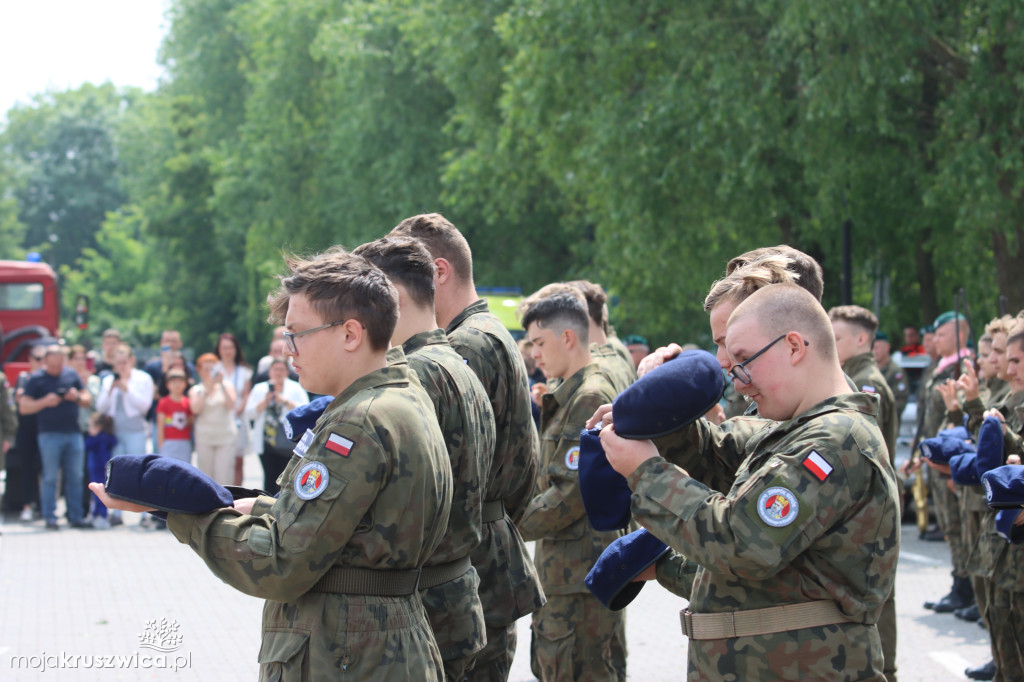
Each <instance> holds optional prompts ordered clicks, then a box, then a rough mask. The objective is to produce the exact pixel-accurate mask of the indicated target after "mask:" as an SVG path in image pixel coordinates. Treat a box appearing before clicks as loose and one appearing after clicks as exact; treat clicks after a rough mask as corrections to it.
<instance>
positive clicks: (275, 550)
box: [167, 424, 390, 602]
mask: <svg viewBox="0 0 1024 682" xmlns="http://www.w3.org/2000/svg"><path fill="white" fill-rule="evenodd" d="M332 438H333V440H332ZM329 448H335V449H337V450H345V449H346V448H347V449H348V454H347V455H343V454H340V453H339V452H336V451H333V450H331V449H329ZM389 469H390V460H389V459H388V458H387V457H386V455H385V453H384V451H383V450H382V448H381V447H380V445H379V444H378V443H377V441H376V440H375V439H374V438H373V437H371V435H370V434H367V433H365V432H363V431H362V430H361V429H359V428H358V427H355V426H352V425H348V424H337V425H333V426H331V427H328V428H326V429H324V430H323V431H321V433H319V434H318V435H317V438H316V439H315V440H314V441H313V444H312V445H310V447H309V450H308V451H307V452H306V454H305V456H304V457H293V458H292V460H291V462H289V465H288V469H287V470H286V471H285V475H284V479H283V480H282V486H281V494H280V496H279V497H278V498H277V500H276V501H273V503H272V505H271V506H270V507H269V510H267V505H268V504H269V500H270V498H263V497H260V498H257V502H256V504H255V505H254V509H253V511H254V512H259V513H258V515H257V514H252V515H248V514H241V513H239V512H238V511H236V510H234V509H231V508H227V509H221V510H218V511H215V512H213V513H210V514H205V515H201V516H200V515H188V514H169V515H168V517H167V527H168V528H169V529H170V530H171V531H172V532H173V533H174V535H175V537H177V538H178V540H180V541H181V542H183V543H188V544H189V546H190V547H192V549H193V550H194V551H195V552H196V553H197V554H198V555H199V556H200V557H202V559H203V561H205V562H206V565H207V566H209V567H210V570H212V571H213V573H214V574H215V575H216V576H217V577H218V578H220V579H221V580H223V581H224V582H226V583H228V584H229V585H231V586H233V587H235V588H236V589H238V590H240V591H241V592H244V593H246V594H250V595H252V596H254V597H262V598H264V599H270V600H273V601H280V602H289V601H294V600H295V599H296V598H298V597H299V596H301V595H303V594H305V593H306V592H308V591H309V589H310V588H311V587H312V586H313V585H314V584H316V582H317V581H318V580H319V579H320V578H321V576H323V575H324V574H325V573H326V572H327V571H328V570H329V569H330V568H331V566H333V565H334V563H335V560H336V559H337V557H338V555H339V554H340V553H341V551H342V550H343V549H344V547H345V544H346V543H347V542H348V541H349V539H350V538H351V537H352V534H353V533H354V531H355V529H356V527H357V526H358V525H359V523H360V522H361V520H362V519H363V517H364V515H365V514H366V513H367V511H368V510H369V509H370V508H371V507H372V506H373V503H374V500H375V499H376V497H377V495H378V493H379V492H380V489H381V487H382V486H383V485H384V483H385V481H386V480H387V478H388V476H389V475H390V471H389ZM304 498H308V499H304Z"/></svg>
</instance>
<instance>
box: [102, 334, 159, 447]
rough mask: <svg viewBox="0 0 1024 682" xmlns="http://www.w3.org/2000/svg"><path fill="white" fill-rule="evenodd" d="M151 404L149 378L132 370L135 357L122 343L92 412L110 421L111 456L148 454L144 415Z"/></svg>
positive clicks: (129, 347)
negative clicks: (114, 443) (114, 441)
mask: <svg viewBox="0 0 1024 682" xmlns="http://www.w3.org/2000/svg"><path fill="white" fill-rule="evenodd" d="M152 404H153V378H152V377H150V376H149V375H148V374H146V373H145V372H143V371H142V370H141V369H136V368H135V353H133V352H132V349H131V346H129V345H128V344H125V343H122V344H119V345H118V346H117V348H116V349H115V350H114V370H113V372H112V373H111V374H108V375H107V376H105V377H103V381H102V382H101V383H100V395H99V398H98V399H97V400H96V411H98V412H102V413H103V414H105V415H107V416H109V417H111V418H112V419H113V420H114V435H115V436H117V445H115V446H114V450H113V453H112V454H113V455H115V456H116V455H143V454H146V453H147V452H149V450H148V449H147V447H146V438H147V437H148V436H149V424H148V422H147V421H146V413H147V412H149V407H150V405H152Z"/></svg>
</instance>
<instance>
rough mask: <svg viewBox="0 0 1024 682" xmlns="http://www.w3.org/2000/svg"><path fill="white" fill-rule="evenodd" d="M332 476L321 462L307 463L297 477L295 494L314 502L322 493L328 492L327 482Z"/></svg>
mask: <svg viewBox="0 0 1024 682" xmlns="http://www.w3.org/2000/svg"><path fill="white" fill-rule="evenodd" d="M330 479H331V475H330V474H329V473H328V472H327V467H325V466H324V465H323V464H321V463H320V462H307V463H306V464H304V465H302V468H300V469H299V473H298V474H296V475H295V494H296V495H298V496H299V497H300V498H301V499H303V500H312V499H313V498H314V497H320V493H322V492H323V491H325V490H327V482H328V481H329V480H330Z"/></svg>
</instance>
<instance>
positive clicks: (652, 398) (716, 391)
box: [612, 350, 725, 440]
mask: <svg viewBox="0 0 1024 682" xmlns="http://www.w3.org/2000/svg"><path fill="white" fill-rule="evenodd" d="M724 389H725V377H724V375H723V374H722V366H721V365H720V364H718V360H716V359H715V356H714V355H712V354H711V353H709V352H707V351H704V350H688V351H686V352H683V353H680V354H679V355H678V356H676V357H675V358H673V359H671V360H669V361H667V362H666V363H665V364H663V365H661V366H660V367H656V368H654V369H653V370H651V371H650V372H648V373H647V374H645V375H643V376H642V377H640V378H639V379H637V380H636V381H635V382H633V384H632V385H631V386H630V387H629V388H627V389H626V390H625V391H623V392H622V393H620V394H619V397H617V398H616V399H615V402H614V403H613V408H612V414H613V415H614V416H615V433H617V434H619V435H620V436H622V437H623V438H633V439H637V440H645V439H648V438H657V437H658V436H664V435H665V434H668V433H672V432H673V431H678V430H679V429H681V428H683V427H684V426H686V425H687V424H690V423H692V422H694V421H696V420H697V419H699V418H700V417H702V416H703V415H704V413H705V412H707V411H708V410H710V409H711V408H712V407H714V405H715V403H717V402H718V400H719V398H721V397H722V392H723V391H724Z"/></svg>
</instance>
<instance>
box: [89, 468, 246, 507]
mask: <svg viewBox="0 0 1024 682" xmlns="http://www.w3.org/2000/svg"><path fill="white" fill-rule="evenodd" d="M106 488H107V493H109V494H110V496H111V497H114V498H116V499H119V500H126V501H128V502H135V503H136V504H142V505H145V506H147V507H153V508H155V509H159V510H161V511H165V512H180V513H184V514H204V513H206V512H210V511H213V510H214V509H220V508H221V507H230V506H232V504H233V502H234V498H233V497H232V496H231V493H230V492H228V491H227V489H226V488H224V486H222V485H220V484H219V483H217V482H216V481H214V480H213V479H212V478H210V477H209V476H207V475H206V474H204V473H203V472H202V471H200V470H199V469H197V468H195V467H194V466H192V465H191V464H187V463H186V462H182V461H180V460H177V459H174V458H173V457H161V456H160V455H118V456H117V457H113V458H111V459H110V461H109V462H107V481H106Z"/></svg>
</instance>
